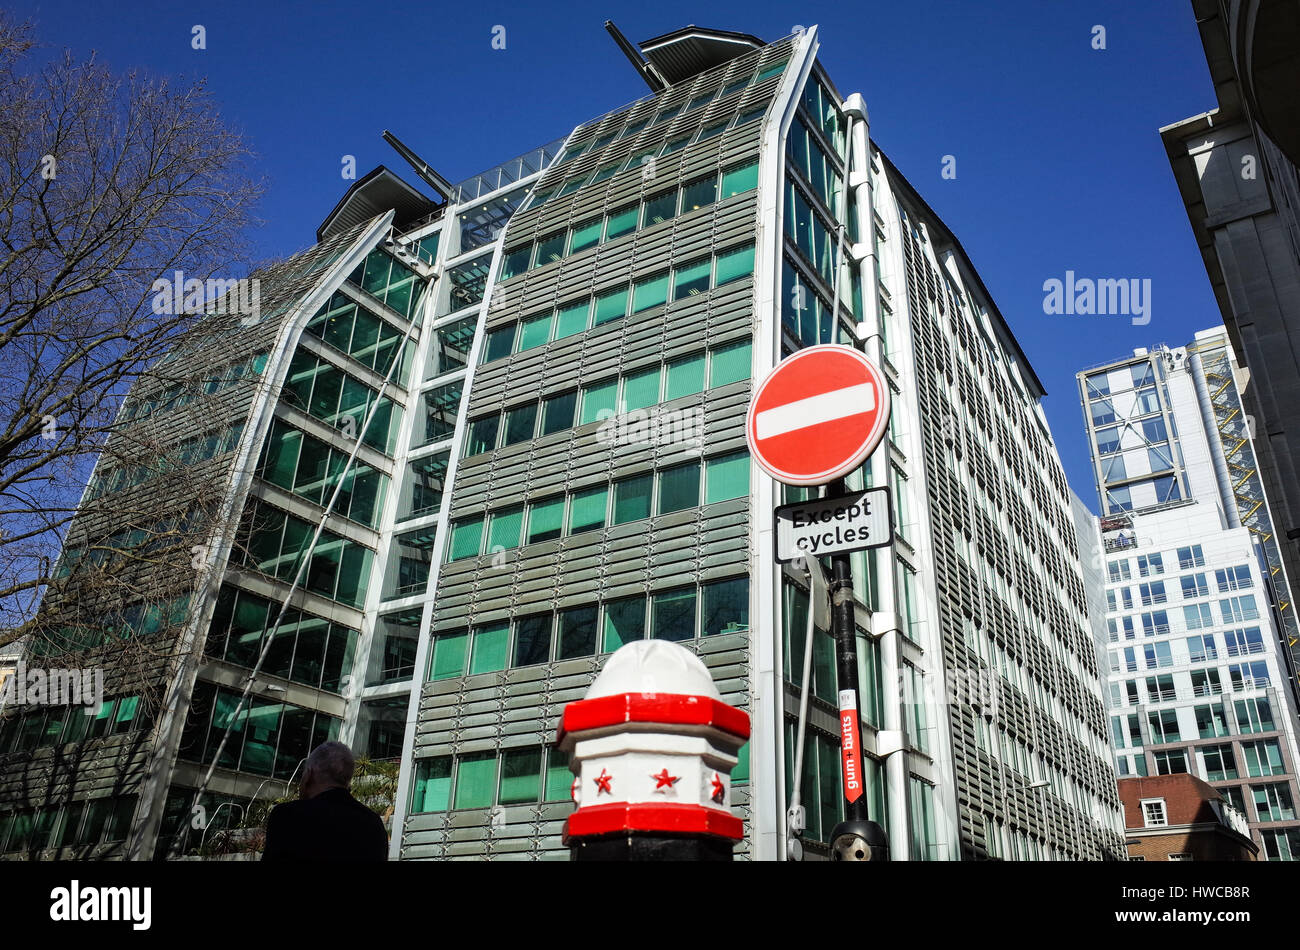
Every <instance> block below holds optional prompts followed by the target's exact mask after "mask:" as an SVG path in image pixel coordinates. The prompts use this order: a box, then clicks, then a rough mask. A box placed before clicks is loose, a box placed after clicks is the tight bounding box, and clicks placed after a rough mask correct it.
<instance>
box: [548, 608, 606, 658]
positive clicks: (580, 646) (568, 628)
mask: <svg viewBox="0 0 1300 950" xmlns="http://www.w3.org/2000/svg"><path fill="white" fill-rule="evenodd" d="M595 652H596V608H595V607H577V608H575V609H573V610H565V611H562V612H561V613H560V643H559V655H558V656H557V657H556V659H559V660H570V659H573V658H574V657H578V656H590V655H591V654H593V653H595Z"/></svg>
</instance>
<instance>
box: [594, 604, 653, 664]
mask: <svg viewBox="0 0 1300 950" xmlns="http://www.w3.org/2000/svg"><path fill="white" fill-rule="evenodd" d="M644 639H645V598H644V597H627V598H625V599H623V600H612V601H610V602H609V603H607V604H606V605H605V637H604V641H605V642H604V644H603V645H602V647H601V649H602V650H603V651H604V652H606V653H612V652H614V651H615V650H617V649H618V648H619V647H621V646H623V645H624V644H625V643H631V642H632V641H633V640H644Z"/></svg>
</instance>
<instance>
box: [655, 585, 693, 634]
mask: <svg viewBox="0 0 1300 950" xmlns="http://www.w3.org/2000/svg"><path fill="white" fill-rule="evenodd" d="M652 613H653V615H654V616H653V619H652V620H651V625H650V636H651V637H653V638H654V639H656V640H690V639H692V638H693V637H694V636H695V588H694V587H682V588H679V589H677V590H668V591H664V592H663V593H660V594H655V595H654V604H653V609H652Z"/></svg>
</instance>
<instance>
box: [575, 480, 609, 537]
mask: <svg viewBox="0 0 1300 950" xmlns="http://www.w3.org/2000/svg"><path fill="white" fill-rule="evenodd" d="M607 494H608V490H607V489H606V487H605V486H604V485H601V486H600V487H599V488H589V489H587V490H586V491H580V492H577V493H575V494H574V495H573V497H572V498H571V499H570V501H569V534H577V533H578V532H579V531H590V530H591V529H593V528H603V527H605V505H606V501H605V499H606V496H607Z"/></svg>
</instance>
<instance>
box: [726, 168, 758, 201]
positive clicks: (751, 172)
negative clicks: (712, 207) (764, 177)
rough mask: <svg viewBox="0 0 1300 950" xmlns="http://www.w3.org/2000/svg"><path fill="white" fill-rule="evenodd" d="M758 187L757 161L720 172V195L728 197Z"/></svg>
mask: <svg viewBox="0 0 1300 950" xmlns="http://www.w3.org/2000/svg"><path fill="white" fill-rule="evenodd" d="M757 187H758V162H755V163H754V164H752V165H744V166H742V167H740V168H733V169H731V170H729V171H725V172H723V173H722V197H723V198H730V197H731V196H732V195H738V194H740V193H741V192H744V191H752V190H754V189H755V188H757Z"/></svg>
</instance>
